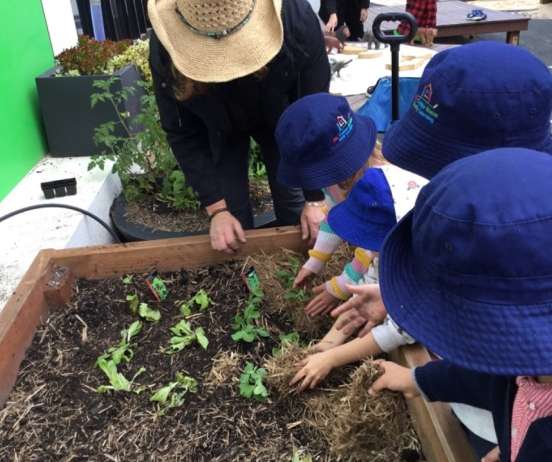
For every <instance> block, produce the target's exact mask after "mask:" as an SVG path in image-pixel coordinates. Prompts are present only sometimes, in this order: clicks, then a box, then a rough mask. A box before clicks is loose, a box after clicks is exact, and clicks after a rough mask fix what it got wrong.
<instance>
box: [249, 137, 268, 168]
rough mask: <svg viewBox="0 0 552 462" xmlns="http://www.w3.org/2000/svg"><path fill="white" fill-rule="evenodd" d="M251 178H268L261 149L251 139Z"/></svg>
mask: <svg viewBox="0 0 552 462" xmlns="http://www.w3.org/2000/svg"><path fill="white" fill-rule="evenodd" d="M249 178H266V166H265V164H264V162H263V156H262V154H261V147H260V146H259V145H258V144H257V143H256V142H255V140H254V139H253V138H251V141H250V144H249Z"/></svg>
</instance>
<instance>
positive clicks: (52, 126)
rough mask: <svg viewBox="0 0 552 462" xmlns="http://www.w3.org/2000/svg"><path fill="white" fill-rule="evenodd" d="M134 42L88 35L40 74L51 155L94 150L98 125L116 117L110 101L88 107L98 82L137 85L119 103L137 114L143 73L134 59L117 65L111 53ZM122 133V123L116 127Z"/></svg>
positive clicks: (123, 49) (91, 152) (73, 153)
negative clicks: (130, 62)
mask: <svg viewBox="0 0 552 462" xmlns="http://www.w3.org/2000/svg"><path fill="white" fill-rule="evenodd" d="M131 43H132V42H130V41H128V40H127V41H121V42H112V41H109V40H106V41H103V42H99V41H96V40H93V39H91V38H89V37H86V36H81V37H80V38H79V44H78V46H76V47H74V48H70V49H68V50H65V51H64V52H62V53H61V54H60V55H58V56H57V57H56V59H57V62H58V65H57V66H55V67H53V68H51V69H49V70H48V71H46V72H44V73H43V74H42V75H40V76H39V77H37V79H36V85H37V90H38V97H39V102H40V109H41V112H42V119H43V122H44V128H45V131H46V138H47V141H48V148H49V153H50V154H51V155H53V156H57V157H64V156H89V155H92V154H94V153H95V152H96V146H95V143H94V129H95V128H96V127H98V126H99V125H101V124H103V123H105V122H113V121H115V120H117V114H116V111H115V110H114V108H113V107H112V106H111V105H110V104H108V103H100V104H96V105H95V106H94V107H93V108H91V107H90V98H91V95H92V94H93V93H94V91H95V90H94V82H97V81H106V80H108V79H113V84H112V86H113V88H114V89H115V90H121V89H123V88H134V92H133V93H132V94H129V97H128V98H127V99H125V101H123V102H122V103H121V104H122V106H121V107H120V108H119V109H120V110H121V111H123V112H126V113H128V114H130V116H131V117H134V116H135V115H136V114H137V113H138V112H139V102H140V93H141V87H139V86H137V85H136V83H137V82H138V81H139V80H140V79H141V77H140V73H139V72H138V70H137V69H136V67H135V66H133V65H126V66H118V67H115V66H114V65H113V59H114V58H115V57H116V56H117V55H119V54H121V53H123V52H124V51H125V50H126V49H127V48H128V47H129V46H130V45H131ZM116 133H117V135H118V136H123V135H124V132H123V131H122V129H121V127H118V128H117V131H116Z"/></svg>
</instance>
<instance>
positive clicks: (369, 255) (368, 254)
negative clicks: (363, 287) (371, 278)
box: [326, 247, 376, 300]
mask: <svg viewBox="0 0 552 462" xmlns="http://www.w3.org/2000/svg"><path fill="white" fill-rule="evenodd" d="M375 256H376V254H375V253H374V252H372V251H370V250H366V249H361V248H360V247H357V248H356V249H355V256H354V258H353V260H352V261H351V262H350V263H347V264H346V265H345V269H344V270H343V273H341V274H340V275H339V276H336V277H334V278H332V279H330V280H329V281H327V282H326V290H327V291H328V292H329V293H331V294H332V295H333V296H334V297H336V298H339V299H340V300H347V299H348V298H349V297H350V296H351V293H350V292H349V291H348V290H347V286H346V285H347V284H352V285H356V284H358V283H359V282H361V280H362V278H363V277H364V275H365V274H366V273H368V271H369V270H370V267H371V265H372V261H373V260H374V257H375Z"/></svg>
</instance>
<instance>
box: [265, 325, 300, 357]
mask: <svg viewBox="0 0 552 462" xmlns="http://www.w3.org/2000/svg"><path fill="white" fill-rule="evenodd" d="M300 343H301V338H300V337H299V333H298V332H295V331H291V332H290V333H288V334H280V347H279V348H273V349H272V356H278V355H279V354H280V352H281V351H282V347H284V346H285V345H292V344H295V345H299V344H300Z"/></svg>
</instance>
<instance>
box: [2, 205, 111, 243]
mask: <svg viewBox="0 0 552 462" xmlns="http://www.w3.org/2000/svg"><path fill="white" fill-rule="evenodd" d="M46 208H58V209H69V210H74V211H75V212H80V213H82V214H83V215H86V216H87V217H90V218H92V219H93V220H94V221H96V222H97V223H99V224H100V225H101V226H102V227H103V228H104V229H105V230H106V231H107V232H108V233H109V234H110V235H111V237H112V238H113V239H114V241H115V242H117V243H119V244H122V242H121V239H119V236H117V233H116V232H115V231H114V230H113V228H112V227H111V226H109V225H108V224H107V223H106V222H105V221H103V220H102V219H101V218H100V217H98V216H96V215H94V214H93V213H90V212H89V211H88V210H84V209H81V208H80V207H75V206H74V205H66V204H37V205H30V206H29V207H23V208H21V209H17V210H14V211H13V212H10V213H8V214H6V215H4V216H2V217H0V223H2V222H3V221H4V220H7V219H8V218H11V217H14V216H16V215H19V214H21V213H24V212H29V211H30V210H36V209H46Z"/></svg>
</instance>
